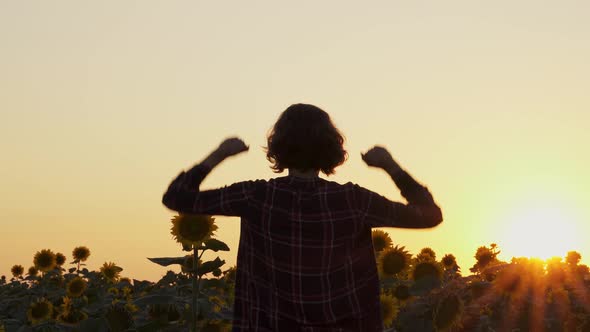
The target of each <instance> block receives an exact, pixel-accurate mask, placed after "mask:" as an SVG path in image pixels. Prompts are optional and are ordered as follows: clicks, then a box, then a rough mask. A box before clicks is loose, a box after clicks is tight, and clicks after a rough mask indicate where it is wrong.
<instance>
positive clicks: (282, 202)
mask: <svg viewBox="0 0 590 332" xmlns="http://www.w3.org/2000/svg"><path fill="white" fill-rule="evenodd" d="M209 172H210V169H209V168H208V167H207V166H204V165H197V166H195V167H194V168H193V169H191V170H190V171H188V172H187V173H185V172H182V173H181V174H180V175H179V176H178V177H177V178H176V179H175V180H174V181H173V182H172V183H171V185H170V187H169V188H168V191H167V192H166V193H165V194H164V197H163V203H164V205H166V206H167V207H168V208H170V209H172V210H175V211H178V212H180V213H198V214H208V215H225V216H240V217H241V231H240V244H239V248H238V257H237V273H236V286H235V302H234V321H233V331H281V332H282V331H310V332H311V331H317V332H319V331H363V332H371V331H382V330H383V327H382V319H381V310H380V302H379V279H378V275H377V268H376V263H375V256H374V253H373V244H372V240H371V228H372V227H401V228H428V227H434V226H436V225H437V224H439V223H440V222H441V221H442V214H441V211H440V209H439V208H438V206H437V205H436V204H435V203H434V201H433V199H432V196H431V195H430V193H429V192H428V190H427V189H426V188H425V187H423V186H421V185H420V184H418V183H417V182H416V181H415V180H414V179H413V178H412V177H411V176H410V175H409V174H408V173H406V172H404V171H399V172H397V173H396V174H394V175H392V179H393V180H394V181H395V184H396V185H397V186H398V187H399V188H400V189H401V194H402V196H404V197H405V198H406V199H407V201H408V202H409V204H407V205H406V204H402V203H398V202H392V201H390V200H388V199H387V198H385V197H383V196H381V195H379V194H376V193H374V192H372V191H370V190H368V189H365V188H363V187H361V186H358V185H356V184H353V183H351V182H348V183H346V184H339V183H336V182H332V181H327V180H324V179H321V178H312V179H309V178H301V177H296V176H284V177H278V178H274V179H271V180H268V181H266V180H256V181H244V182H238V183H234V184H232V185H230V186H226V187H223V188H220V189H215V190H204V191H199V185H200V183H201V182H202V180H203V179H204V178H205V176H206V175H207V174H208V173H209Z"/></svg>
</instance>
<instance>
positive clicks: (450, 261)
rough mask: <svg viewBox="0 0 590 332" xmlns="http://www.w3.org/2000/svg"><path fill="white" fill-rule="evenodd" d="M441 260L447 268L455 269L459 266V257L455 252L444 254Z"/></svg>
mask: <svg viewBox="0 0 590 332" xmlns="http://www.w3.org/2000/svg"><path fill="white" fill-rule="evenodd" d="M440 262H441V263H442V265H443V267H444V268H445V269H446V270H448V269H454V268H455V267H457V259H456V258H455V255H453V254H446V255H444V257H443V258H442V259H441V261H440Z"/></svg>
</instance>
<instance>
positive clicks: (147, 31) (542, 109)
mask: <svg viewBox="0 0 590 332" xmlns="http://www.w3.org/2000/svg"><path fill="white" fill-rule="evenodd" d="M589 10H590V4H589V3H587V2H584V1H561V2H559V3H556V2H549V1H532V0H530V1H529V0H526V1H519V2H518V3H514V2H509V1H495V2H493V3H486V4H482V3H475V2H472V1H450V2H446V1H445V2H444V3H443V2H437V1H422V2H408V3H401V2H396V3H393V2H388V1H378V2H375V3H371V4H367V3H360V2H344V3H343V2H341V1H338V2H337V1H323V2H321V3H317V2H314V1H300V2H297V3H291V4H284V3H283V4H277V3H273V2H271V1H253V2H247V3H246V2H244V3H232V4H229V3H219V2H186V1H167V2H165V3H163V2H156V1H125V2H120V1H101V2H100V3H89V2H79V1H73V0H68V1H60V2H59V3H55V2H34V1H18V2H14V1H13V2H8V1H5V2H1V3H0V42H1V43H2V52H0V73H1V74H0V147H1V150H0V151H1V153H0V158H2V159H1V160H0V162H1V163H2V167H1V168H0V180H1V183H2V185H1V186H0V202H1V203H0V220H2V223H3V224H2V236H1V240H2V243H3V246H2V248H3V250H0V274H7V275H8V274H9V270H10V267H11V266H12V265H13V264H22V265H24V266H25V268H26V267H28V266H30V265H31V264H32V257H33V255H34V253H35V252H36V251H38V250H41V249H45V248H51V249H53V250H55V251H61V252H64V253H65V254H66V255H67V256H68V258H71V257H70V256H71V250H72V249H73V247H75V246H77V245H87V246H88V247H90V249H91V251H92V255H91V257H90V261H89V267H90V268H97V267H98V266H100V265H102V263H103V262H104V261H114V262H116V263H117V264H119V265H120V266H122V267H123V268H124V271H123V274H124V275H127V276H131V277H134V278H138V279H152V280H154V279H156V278H158V277H159V276H160V275H162V274H164V273H165V271H166V269H164V268H160V267H158V266H156V265H154V264H153V263H150V262H149V261H147V259H146V257H158V256H175V255H178V254H180V253H181V252H180V249H179V248H180V247H179V246H178V245H176V244H175V243H174V241H173V240H172V238H171V235H170V234H169V227H170V222H169V219H170V217H171V216H172V213H171V212H170V211H168V210H166V208H165V207H163V206H162V205H161V202H160V201H161V195H162V193H163V191H164V190H165V188H166V186H167V185H168V183H169V181H170V180H171V179H172V178H173V177H174V176H175V175H176V174H177V173H178V172H179V171H180V170H181V169H183V168H187V167H190V166H192V164H193V163H194V162H197V161H200V160H201V159H202V158H203V157H204V156H205V155H206V154H207V153H208V152H209V151H210V150H211V149H212V148H214V147H215V146H216V145H217V144H218V143H219V142H220V141H221V140H222V139H223V138H225V137H227V136H230V135H238V136H240V137H242V138H243V139H244V140H245V141H246V142H248V143H249V144H250V146H251V150H250V152H249V154H248V155H244V156H240V157H236V158H235V159H232V160H228V161H226V162H224V163H223V164H222V165H221V166H220V167H219V169H216V170H215V171H214V172H213V173H212V174H211V175H210V177H209V178H208V179H207V180H206V181H205V182H204V184H203V188H212V187H217V186H221V185H224V184H229V183H231V182H234V181H240V180H246V179H254V178H270V177H273V176H276V175H275V174H273V173H272V172H271V171H270V169H269V168H268V163H267V161H266V160H265V158H264V153H263V152H262V149H261V148H260V147H261V146H263V145H264V144H265V134H266V132H267V130H268V129H269V128H270V127H271V126H272V124H273V123H274V121H275V120H276V119H277V117H278V115H279V113H280V112H281V111H282V110H283V109H285V108H286V107H287V106H288V105H290V104H292V103H295V102H307V103H313V104H316V105H318V106H320V107H322V108H324V109H325V110H326V111H327V112H329V113H330V114H331V115H332V117H333V120H334V122H335V123H336V125H338V126H339V127H340V128H341V130H342V131H343V132H344V134H345V135H346V137H347V142H346V147H347V149H348V151H349V153H350V159H349V161H348V162H347V163H346V164H345V165H344V166H342V167H341V168H339V169H338V171H337V174H336V175H335V176H334V177H333V180H334V181H338V182H341V183H344V182H347V181H353V182H356V183H358V184H360V185H362V186H365V187H367V188H369V189H372V190H375V191H377V192H379V193H381V194H383V195H385V196H387V197H390V198H391V199H395V200H399V199H400V196H399V193H398V191H397V189H396V188H395V187H394V186H393V183H391V181H390V180H388V178H387V177H386V176H385V174H384V173H382V172H379V171H376V170H373V169H368V168H367V167H366V166H364V165H363V163H362V161H361V160H360V158H359V157H358V156H359V153H360V152H361V151H366V150H367V149H368V148H370V147H371V146H372V145H374V144H382V145H385V146H387V147H388V148H389V150H390V151H391V152H392V153H393V155H394V157H395V158H396V159H397V160H398V161H399V163H400V164H401V165H402V166H404V167H405V168H406V169H407V170H408V171H409V172H410V173H411V174H413V175H414V176H415V177H416V179H418V180H419V181H420V182H422V183H424V184H426V185H427V186H428V187H429V188H430V190H431V192H432V193H433V195H434V197H435V199H436V200H437V202H438V203H439V204H440V205H441V207H442V208H443V211H444V216H445V222H444V223H443V224H441V225H440V226H439V227H438V228H436V229H433V230H426V231H408V230H397V229H388V231H389V232H390V234H391V235H392V237H393V240H394V243H396V244H401V245H405V246H406V247H407V248H409V249H410V250H411V251H412V252H413V253H416V252H418V251H419V250H420V248H422V247H425V246H431V247H432V248H434V249H435V250H436V251H437V252H438V253H439V255H441V256H442V255H443V254H444V253H449V252H450V253H454V254H455V255H456V256H457V257H458V259H459V264H460V265H461V266H462V267H463V270H464V271H468V268H469V267H470V266H471V265H472V264H473V258H472V256H473V254H474V253H475V249H476V248H477V247H478V246H480V245H485V244H489V243H491V242H496V243H498V244H499V245H500V249H503V251H504V252H503V254H502V255H501V257H502V258H504V259H509V258H510V257H511V256H512V255H531V254H535V255H540V256H550V255H564V254H565V251H567V250H569V249H576V250H579V251H580V252H581V253H582V256H585V255H590V244H588V241H585V238H584V234H588V231H589V230H590V229H589V227H588V226H587V223H586V222H587V221H588V220H590V218H589V217H590V209H589V207H588V206H589V205H588V204H587V200H588V198H589V196H588V190H586V188H588V186H589V185H590V176H589V175H588V172H587V170H588V169H589V168H590V156H589V155H588V143H590V130H589V129H590V127H589V125H588V124H589V123H590V111H589V109H590V99H589V97H588V87H589V86H590V62H588V60H587V59H589V58H590V21H589V20H587V17H588V12H589ZM218 225H219V231H218V235H219V238H221V239H222V240H225V241H226V242H228V244H229V245H230V247H231V248H232V251H231V252H229V253H227V254H225V255H222V257H223V258H225V259H226V260H227V261H228V262H230V263H232V264H233V262H235V255H236V251H235V249H236V248H237V239H238V236H239V224H238V222H237V220H236V219H231V218H219V219H218Z"/></svg>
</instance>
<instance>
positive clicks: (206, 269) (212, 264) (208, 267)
mask: <svg viewBox="0 0 590 332" xmlns="http://www.w3.org/2000/svg"><path fill="white" fill-rule="evenodd" d="M223 264H225V261H224V260H222V259H219V257H217V258H215V260H212V261H207V262H205V263H203V264H202V265H201V266H200V267H199V270H198V273H199V275H201V276H202V275H204V274H207V273H210V272H213V270H215V269H218V268H220V267H221V266H223Z"/></svg>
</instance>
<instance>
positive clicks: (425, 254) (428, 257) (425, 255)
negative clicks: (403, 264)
mask: <svg viewBox="0 0 590 332" xmlns="http://www.w3.org/2000/svg"><path fill="white" fill-rule="evenodd" d="M416 259H417V260H419V261H435V260H436V253H435V252H434V250H432V248H429V247H426V248H422V250H420V253H419V254H418V255H416Z"/></svg>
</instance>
